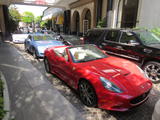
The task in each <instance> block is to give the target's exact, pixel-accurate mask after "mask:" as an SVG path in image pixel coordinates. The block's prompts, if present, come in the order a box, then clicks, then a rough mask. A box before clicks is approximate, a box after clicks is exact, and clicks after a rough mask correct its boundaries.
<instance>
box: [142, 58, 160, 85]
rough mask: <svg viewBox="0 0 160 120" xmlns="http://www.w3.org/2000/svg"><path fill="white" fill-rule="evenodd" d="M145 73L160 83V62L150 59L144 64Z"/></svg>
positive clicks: (154, 81) (153, 80)
mask: <svg viewBox="0 0 160 120" xmlns="http://www.w3.org/2000/svg"><path fill="white" fill-rule="evenodd" d="M143 70H144V73H145V74H146V76H147V77H148V78H149V79H150V80H151V81H152V82H153V83H160V63H158V62H154V61H150V62H147V63H146V64H145V65H144V66H143Z"/></svg>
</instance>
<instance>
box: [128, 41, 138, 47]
mask: <svg viewBox="0 0 160 120" xmlns="http://www.w3.org/2000/svg"><path fill="white" fill-rule="evenodd" d="M129 44H130V45H134V46H136V45H140V43H139V42H137V41H136V40H130V41H129Z"/></svg>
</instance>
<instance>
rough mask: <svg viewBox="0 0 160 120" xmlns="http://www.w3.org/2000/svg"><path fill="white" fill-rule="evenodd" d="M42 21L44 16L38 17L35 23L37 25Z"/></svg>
mask: <svg viewBox="0 0 160 120" xmlns="http://www.w3.org/2000/svg"><path fill="white" fill-rule="evenodd" d="M41 20H42V16H37V17H36V18H35V19H34V22H35V23H40V22H41Z"/></svg>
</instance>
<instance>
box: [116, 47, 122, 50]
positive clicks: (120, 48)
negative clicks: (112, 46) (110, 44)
mask: <svg viewBox="0 0 160 120" xmlns="http://www.w3.org/2000/svg"><path fill="white" fill-rule="evenodd" d="M116 48H117V49H119V50H124V49H123V47H122V46H116Z"/></svg>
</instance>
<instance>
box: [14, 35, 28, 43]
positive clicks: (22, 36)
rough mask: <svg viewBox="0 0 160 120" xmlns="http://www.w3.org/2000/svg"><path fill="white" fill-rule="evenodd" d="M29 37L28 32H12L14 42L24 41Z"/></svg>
mask: <svg viewBox="0 0 160 120" xmlns="http://www.w3.org/2000/svg"><path fill="white" fill-rule="evenodd" d="M27 37H28V34H12V41H13V43H24V41H25V39H26V38H27Z"/></svg>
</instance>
